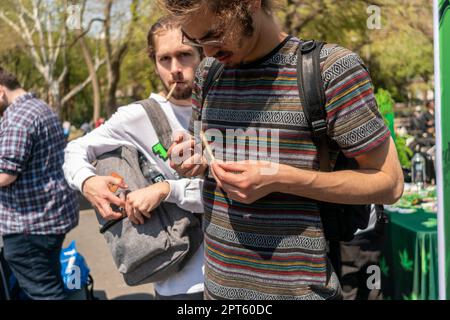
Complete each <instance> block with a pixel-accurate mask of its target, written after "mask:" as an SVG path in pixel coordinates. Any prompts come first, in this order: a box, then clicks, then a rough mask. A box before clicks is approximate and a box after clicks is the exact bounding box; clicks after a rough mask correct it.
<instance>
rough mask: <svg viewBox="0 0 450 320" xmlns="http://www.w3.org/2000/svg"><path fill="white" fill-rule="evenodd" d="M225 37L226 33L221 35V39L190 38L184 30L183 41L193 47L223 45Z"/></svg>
mask: <svg viewBox="0 0 450 320" xmlns="http://www.w3.org/2000/svg"><path fill="white" fill-rule="evenodd" d="M224 38H225V35H224V34H222V35H221V36H220V40H197V39H192V38H189V36H188V35H187V34H186V33H184V31H182V38H181V42H182V43H183V44H186V45H188V46H193V47H203V46H211V47H221V46H222V45H223V43H224Z"/></svg>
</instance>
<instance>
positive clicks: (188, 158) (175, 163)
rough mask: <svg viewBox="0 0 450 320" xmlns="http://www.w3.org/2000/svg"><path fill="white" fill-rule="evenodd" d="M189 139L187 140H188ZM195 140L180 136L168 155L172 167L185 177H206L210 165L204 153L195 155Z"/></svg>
mask: <svg viewBox="0 0 450 320" xmlns="http://www.w3.org/2000/svg"><path fill="white" fill-rule="evenodd" d="M186 138H187V139H186ZM194 149H195V139H194V138H193V137H192V136H189V137H186V136H185V135H183V134H179V135H177V136H176V137H175V138H174V143H173V144H172V146H170V148H169V150H168V151H167V153H168V154H169V158H170V166H171V168H172V169H174V170H175V171H176V172H178V173H179V174H180V175H181V176H183V177H188V178H192V177H197V176H203V175H205V171H206V169H207V168H208V163H207V161H206V159H205V157H204V156H203V154H202V153H194Z"/></svg>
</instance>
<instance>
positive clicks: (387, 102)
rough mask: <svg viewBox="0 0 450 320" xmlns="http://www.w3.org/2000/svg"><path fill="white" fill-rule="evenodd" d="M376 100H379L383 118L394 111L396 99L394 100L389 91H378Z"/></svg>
mask: <svg viewBox="0 0 450 320" xmlns="http://www.w3.org/2000/svg"><path fill="white" fill-rule="evenodd" d="M375 99H376V100H377V104H378V108H379V110H380V113H381V114H382V115H383V116H385V115H387V114H388V113H392V112H393V111H394V99H392V96H391V94H390V93H389V91H387V90H384V89H378V91H377V93H376V94H375Z"/></svg>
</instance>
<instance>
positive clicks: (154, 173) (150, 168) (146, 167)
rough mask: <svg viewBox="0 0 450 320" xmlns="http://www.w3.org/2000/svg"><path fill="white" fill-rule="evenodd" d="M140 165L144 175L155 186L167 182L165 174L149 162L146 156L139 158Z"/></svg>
mask: <svg viewBox="0 0 450 320" xmlns="http://www.w3.org/2000/svg"><path fill="white" fill-rule="evenodd" d="M139 165H140V167H141V171H142V174H143V175H144V177H145V179H147V181H148V182H151V183H153V184H155V183H158V182H163V181H164V180H166V179H165V178H164V176H163V174H162V173H161V172H159V170H158V168H157V167H156V165H154V164H153V163H151V162H150V161H148V160H147V158H146V157H145V156H144V155H140V156H139Z"/></svg>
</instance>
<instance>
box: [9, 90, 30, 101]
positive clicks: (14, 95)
mask: <svg viewBox="0 0 450 320" xmlns="http://www.w3.org/2000/svg"><path fill="white" fill-rule="evenodd" d="M26 93H27V92H26V91H25V90H23V89H22V88H20V89H16V90H13V91H11V92H10V94H9V97H8V100H9V104H13V103H14V102H16V100H17V99H18V98H20V97H21V96H23V95H24V94H26Z"/></svg>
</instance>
